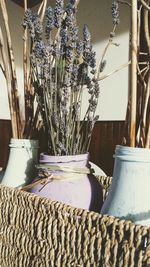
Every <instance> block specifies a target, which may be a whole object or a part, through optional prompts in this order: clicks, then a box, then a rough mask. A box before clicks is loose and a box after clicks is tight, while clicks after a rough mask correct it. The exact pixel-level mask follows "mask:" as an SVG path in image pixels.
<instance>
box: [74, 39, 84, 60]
mask: <svg viewBox="0 0 150 267" xmlns="http://www.w3.org/2000/svg"><path fill="white" fill-rule="evenodd" d="M82 52H83V41H79V42H77V45H76V53H77V56H78V57H80V55H81V53H82Z"/></svg>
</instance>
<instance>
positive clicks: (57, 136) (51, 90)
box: [23, 0, 118, 155]
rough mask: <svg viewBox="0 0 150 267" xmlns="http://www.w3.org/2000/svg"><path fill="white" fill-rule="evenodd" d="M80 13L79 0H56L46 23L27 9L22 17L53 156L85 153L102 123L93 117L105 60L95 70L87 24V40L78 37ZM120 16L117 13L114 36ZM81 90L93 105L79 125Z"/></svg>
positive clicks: (39, 104)
mask: <svg viewBox="0 0 150 267" xmlns="http://www.w3.org/2000/svg"><path fill="white" fill-rule="evenodd" d="M117 7H118V6H117ZM115 8H116V7H115ZM113 10H114V9H113ZM76 12H77V5H76V1H75V0H69V1H68V3H67V4H66V5H65V4H64V1H63V0H56V5H55V7H54V8H52V7H51V6H49V7H48V8H47V9H46V10H45V14H44V16H43V18H42V20H41V17H40V15H39V14H32V12H31V10H28V9H27V10H26V12H25V15H24V22H23V26H24V27H25V28H27V29H28V31H29V34H30V41H31V52H30V61H31V62H30V64H31V73H32V80H33V86H34V89H35V94H36V99H37V103H38V110H39V111H40V114H41V118H42V122H43V126H44V128H45V130H46V132H47V134H48V152H49V153H50V154H51V155H75V154H81V153H86V152H87V151H88V148H89V144H90V140H91V134H92V130H93V127H94V124H95V122H96V121H97V120H98V116H97V115H96V114H95V112H96V107H97V103H98V98H99V93H100V88H99V75H100V73H101V72H102V71H103V69H104V66H105V60H103V57H104V55H103V57H102V60H101V62H100V64H99V67H98V70H97V69H96V54H95V52H94V51H93V47H92V43H91V34H90V32H89V29H88V26H87V25H84V28H83V36H82V38H81V39H80V38H79V35H78V31H79V29H78V26H77V19H76ZM117 17H118V13H115V14H114V18H116V20H114V21H115V23H114V24H115V26H114V31H115V28H116V24H118V20H117ZM114 31H113V33H114ZM112 37H113V35H112V36H111V37H110V40H109V43H111V42H112ZM105 52H106V51H105ZM83 90H87V91H88V94H89V99H88V103H89V104H88V107H87V110H86V112H85V115H84V118H83V120H82V121H81V108H82V98H83ZM85 124H86V127H84V126H85Z"/></svg>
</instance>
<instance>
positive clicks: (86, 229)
mask: <svg viewBox="0 0 150 267" xmlns="http://www.w3.org/2000/svg"><path fill="white" fill-rule="evenodd" d="M98 179H99V181H100V183H101V184H102V186H103V193H104V197H105V195H106V192H107V188H108V186H109V185H110V182H111V178H110V177H106V178H105V177H99V178H98ZM32 266H34V267H38V266H40V267H57V266H58V267H59V266H62V267H71V266H72V267H79V266H80V267H81V266H82V267H92V266H93V267H97V266H99V267H103V266H104V267H109V266H111V267H120V266H124V267H125V266H128V267H133V266H136V267H141V266H144V267H148V266H150V228H147V227H144V226H140V225H134V224H133V223H131V222H129V221H125V220H119V219H117V218H114V217H111V216H106V215H105V216H104V215H103V216H102V215H100V214H98V213H94V212H88V211H85V210H81V209H76V208H73V207H70V206H67V205H64V204H62V203H59V202H54V201H50V200H48V199H45V198H40V197H38V196H35V195H32V194H30V193H27V192H23V191H21V190H16V189H10V188H7V187H5V186H0V267H32Z"/></svg>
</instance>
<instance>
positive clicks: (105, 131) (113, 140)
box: [0, 120, 124, 175]
mask: <svg viewBox="0 0 150 267" xmlns="http://www.w3.org/2000/svg"><path fill="white" fill-rule="evenodd" d="M123 128H124V122H123V121H108V122H106V121H100V122H97V123H96V124H95V127H94V130H93V135H92V140H91V145H90V160H91V161H92V162H93V163H95V164H96V165H97V166H99V167H100V168H102V170H103V171H104V172H105V173H106V174H107V175H112V172H113V165H114V160H113V154H114V150H115V146H116V145H117V144H121V140H122V136H123ZM10 138H11V125H10V121H9V120H0V167H3V168H5V167H6V164H7V160H8V155H9V140H10ZM38 139H39V141H40V152H44V147H45V144H44V140H43V136H42V133H39V136H38Z"/></svg>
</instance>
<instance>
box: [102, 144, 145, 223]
mask: <svg viewBox="0 0 150 267" xmlns="http://www.w3.org/2000/svg"><path fill="white" fill-rule="evenodd" d="M114 158H115V165H114V172H113V179H112V184H111V187H110V190H109V193H108V196H107V198H106V200H105V202H104V205H103V207H102V210H101V213H103V214H110V215H113V216H115V217H119V218H123V219H129V220H131V221H132V222H134V223H136V224H142V225H147V226H150V149H146V148H133V147H126V146H119V145H118V146H116V151H115V155H114Z"/></svg>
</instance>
